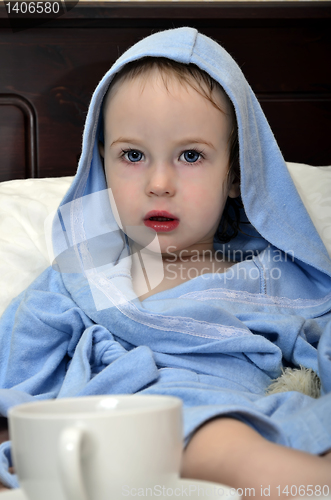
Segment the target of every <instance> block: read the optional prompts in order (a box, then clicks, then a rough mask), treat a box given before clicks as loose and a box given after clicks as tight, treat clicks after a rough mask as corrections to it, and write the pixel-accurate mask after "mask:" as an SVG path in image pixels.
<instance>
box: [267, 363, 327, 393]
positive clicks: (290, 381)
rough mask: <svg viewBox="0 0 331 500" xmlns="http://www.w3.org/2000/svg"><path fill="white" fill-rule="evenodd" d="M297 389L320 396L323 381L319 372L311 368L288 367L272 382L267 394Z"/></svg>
mask: <svg viewBox="0 0 331 500" xmlns="http://www.w3.org/2000/svg"><path fill="white" fill-rule="evenodd" d="M287 391H297V392H302V393H303V394H306V395H307V396H311V397H312V398H318V397H319V396H320V394H321V381H320V378H319V376H318V375H317V373H315V372H314V370H312V369H311V368H305V367H304V366H300V368H286V369H285V370H284V369H283V373H282V375H281V376H280V377H278V378H276V379H275V380H273V381H272V382H271V384H270V385H269V387H268V388H267V390H266V394H267V395H269V394H276V393H277V392H287Z"/></svg>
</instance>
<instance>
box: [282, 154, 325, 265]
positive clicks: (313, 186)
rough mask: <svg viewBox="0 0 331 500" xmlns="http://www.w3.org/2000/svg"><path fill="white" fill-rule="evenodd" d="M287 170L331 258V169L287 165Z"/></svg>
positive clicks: (297, 164)
mask: <svg viewBox="0 0 331 500" xmlns="http://www.w3.org/2000/svg"><path fill="white" fill-rule="evenodd" d="M287 168H288V170H289V172H290V174H291V177H292V180H293V182H294V184H295V186H296V188H297V190H298V193H299V195H300V197H301V200H302V202H303V203H304V205H305V207H306V209H307V212H308V213H309V215H310V218H311V220H312V221H313V223H314V225H315V227H316V229H317V231H318V234H319V235H320V237H321V240H322V241H323V243H324V245H325V247H326V249H327V251H328V253H329V255H330V257H331V167H311V166H310V165H304V164H302V163H287Z"/></svg>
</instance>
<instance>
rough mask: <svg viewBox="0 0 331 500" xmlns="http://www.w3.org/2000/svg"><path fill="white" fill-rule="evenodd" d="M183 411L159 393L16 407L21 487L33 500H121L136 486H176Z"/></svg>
mask: <svg viewBox="0 0 331 500" xmlns="http://www.w3.org/2000/svg"><path fill="white" fill-rule="evenodd" d="M181 406H182V402H181V400H180V399H178V398H175V397H168V396H152V395H151V396H147V395H146V396H145V395H115V396H89V397H84V398H83V397H81V398H67V399H65V398H64V399H58V400H51V401H40V402H35V403H27V404H23V405H19V406H16V407H14V408H12V409H11V410H10V411H9V432H10V437H11V440H12V455H13V463H14V467H15V470H16V472H17V475H18V478H19V483H20V486H21V487H22V489H23V491H24V492H25V493H26V495H27V497H28V498H29V500H45V499H46V498H47V500H120V499H124V498H126V497H127V495H126V492H127V491H133V489H134V488H144V489H145V488H149V487H150V488H155V485H170V484H172V483H173V482H174V481H176V480H177V479H178V477H179V472H180V460H181V453H182V446H183V436H182V415H181ZM134 491H136V490H134Z"/></svg>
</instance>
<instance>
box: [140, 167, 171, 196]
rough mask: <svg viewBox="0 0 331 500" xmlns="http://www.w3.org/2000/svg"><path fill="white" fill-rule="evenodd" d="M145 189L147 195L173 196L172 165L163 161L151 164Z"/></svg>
mask: <svg viewBox="0 0 331 500" xmlns="http://www.w3.org/2000/svg"><path fill="white" fill-rule="evenodd" d="M146 190H147V194H148V195H149V196H173V195H174V194H175V171H174V169H173V168H172V166H171V165H169V164H166V163H163V162H162V163H158V164H155V165H153V166H151V167H150V170H149V172H148V181H147V186H146Z"/></svg>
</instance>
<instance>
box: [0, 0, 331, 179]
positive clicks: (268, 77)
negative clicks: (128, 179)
mask: <svg viewBox="0 0 331 500" xmlns="http://www.w3.org/2000/svg"><path fill="white" fill-rule="evenodd" d="M23 17H24V16H23ZM20 23H21V24H20V25H19V26H20V30H19V31H17V30H15V31H14V32H13V30H12V26H11V25H10V23H9V20H8V16H7V12H6V9H5V6H4V3H2V5H1V6H0V61H1V66H0V67H1V69H0V152H1V161H0V181H3V180H9V179H17V178H25V177H34V176H35V177H53V176H55V177H57V176H63V175H73V174H74V173H75V170H76V167H77V160H78V157H79V154H80V149H81V136H82V130H83V125H84V120H85V116H86V112H87V108H88V104H89V101H90V98H91V95H92V92H93V90H94V88H95V86H96V84H97V83H98V81H99V80H100V79H101V77H102V76H103V74H104V73H105V72H106V71H107V69H108V68H109V67H110V66H111V64H112V63H113V62H114V61H115V60H116V59H117V58H118V56H119V55H120V54H122V53H123V52H124V51H125V50H126V49H127V48H128V47H129V46H131V45H132V44H133V43H135V42H136V41H138V40H139V39H141V38H143V37H145V36H147V35H149V34H151V33H152V32H155V31H158V30H162V29H167V28H172V27H179V26H193V27H195V28H197V29H198V30H199V31H201V32H202V33H205V34H206V35H209V36H211V37H212V38H214V39H215V40H217V41H219V42H220V43H221V44H222V45H223V46H224V47H225V48H226V49H227V50H228V52H230V54H231V55H232V56H233V57H234V59H235V60H236V61H237V62H238V63H239V65H240V66H241V68H242V70H243V72H244V74H245V75H246V77H247V79H248V81H249V82H250V84H251V86H252V88H253V90H254V92H255V93H256V94H257V96H258V98H259V100H260V102H261V105H262V107H263V109H264V111H265V114H266V116H267V118H268V120H269V122H270V124H271V127H272V129H273V131H274V134H275V136H276V139H277V140H278V143H279V145H280V148H281V150H282V151H283V154H284V157H285V159H286V160H287V161H293V162H302V163H309V164H311V165H331V2H329V1H326V2H316V1H315V2H310V1H305V2H300V1H299V2H288V1H282V2H265V1H264V2H259V1H255V2H169V3H167V2H120V3H115V2H111V3H107V2H91V3H87V2H81V3H78V4H77V5H76V7H74V8H73V9H72V10H70V11H68V12H66V13H65V14H64V15H63V16H61V17H59V18H57V19H55V20H52V21H48V22H47V23H43V24H39V25H38V26H35V27H31V20H27V19H24V18H22V19H21V20H20Z"/></svg>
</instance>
